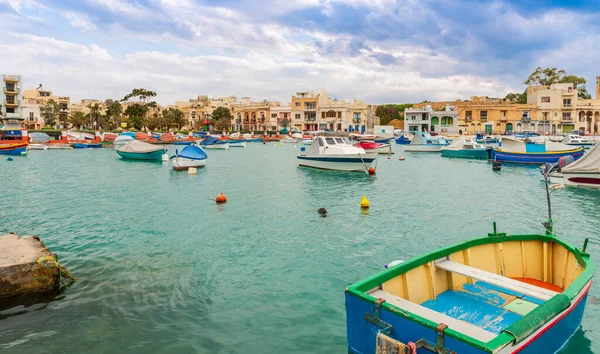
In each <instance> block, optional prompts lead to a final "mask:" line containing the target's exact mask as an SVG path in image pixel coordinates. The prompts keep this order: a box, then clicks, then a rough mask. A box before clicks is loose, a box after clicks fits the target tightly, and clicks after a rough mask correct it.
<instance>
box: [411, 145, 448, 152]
mask: <svg viewBox="0 0 600 354" xmlns="http://www.w3.org/2000/svg"><path fill="white" fill-rule="evenodd" d="M444 146H448V145H441V144H440V145H436V144H423V145H413V144H408V145H406V146H404V151H410V152H440V151H442V148H443V147H444Z"/></svg>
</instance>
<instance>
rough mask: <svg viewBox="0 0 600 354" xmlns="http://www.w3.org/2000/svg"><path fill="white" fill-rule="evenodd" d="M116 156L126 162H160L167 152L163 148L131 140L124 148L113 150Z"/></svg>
mask: <svg viewBox="0 0 600 354" xmlns="http://www.w3.org/2000/svg"><path fill="white" fill-rule="evenodd" d="M115 151H116V152H117V154H119V156H121V157H122V158H124V159H127V160H151V161H154V160H156V161H161V160H162V155H163V154H164V153H166V152H167V150H166V149H165V148H164V147H163V146H157V145H152V144H149V143H145V142H143V141H139V140H131V141H130V142H128V143H127V144H126V145H125V146H122V147H120V148H118V149H115Z"/></svg>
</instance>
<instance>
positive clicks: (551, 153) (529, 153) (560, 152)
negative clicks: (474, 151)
mask: <svg viewBox="0 0 600 354" xmlns="http://www.w3.org/2000/svg"><path fill="white" fill-rule="evenodd" d="M492 150H494V151H496V152H500V153H503V154H515V155H541V156H544V155H560V154H571V153H576V152H585V149H584V148H582V147H579V148H577V149H571V150H560V151H546V152H541V151H538V152H517V151H507V150H502V149H498V148H492Z"/></svg>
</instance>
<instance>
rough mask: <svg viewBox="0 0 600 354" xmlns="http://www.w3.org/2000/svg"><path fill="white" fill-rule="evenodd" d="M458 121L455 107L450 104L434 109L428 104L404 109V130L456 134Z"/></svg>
mask: <svg viewBox="0 0 600 354" xmlns="http://www.w3.org/2000/svg"><path fill="white" fill-rule="evenodd" d="M458 122H459V119H458V113H457V112H456V107H455V106H452V105H450V104H446V106H445V107H444V109H439V108H438V110H434V109H433V107H432V105H430V104H426V105H425V107H411V108H406V109H405V110H404V130H408V131H414V132H437V133H440V134H458V133H459V128H458Z"/></svg>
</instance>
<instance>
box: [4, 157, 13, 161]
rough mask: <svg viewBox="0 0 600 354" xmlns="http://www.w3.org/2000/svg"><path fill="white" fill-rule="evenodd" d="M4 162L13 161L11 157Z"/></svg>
mask: <svg viewBox="0 0 600 354" xmlns="http://www.w3.org/2000/svg"><path fill="white" fill-rule="evenodd" d="M6 161H14V160H13V158H12V157H9V158H7V159H6Z"/></svg>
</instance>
